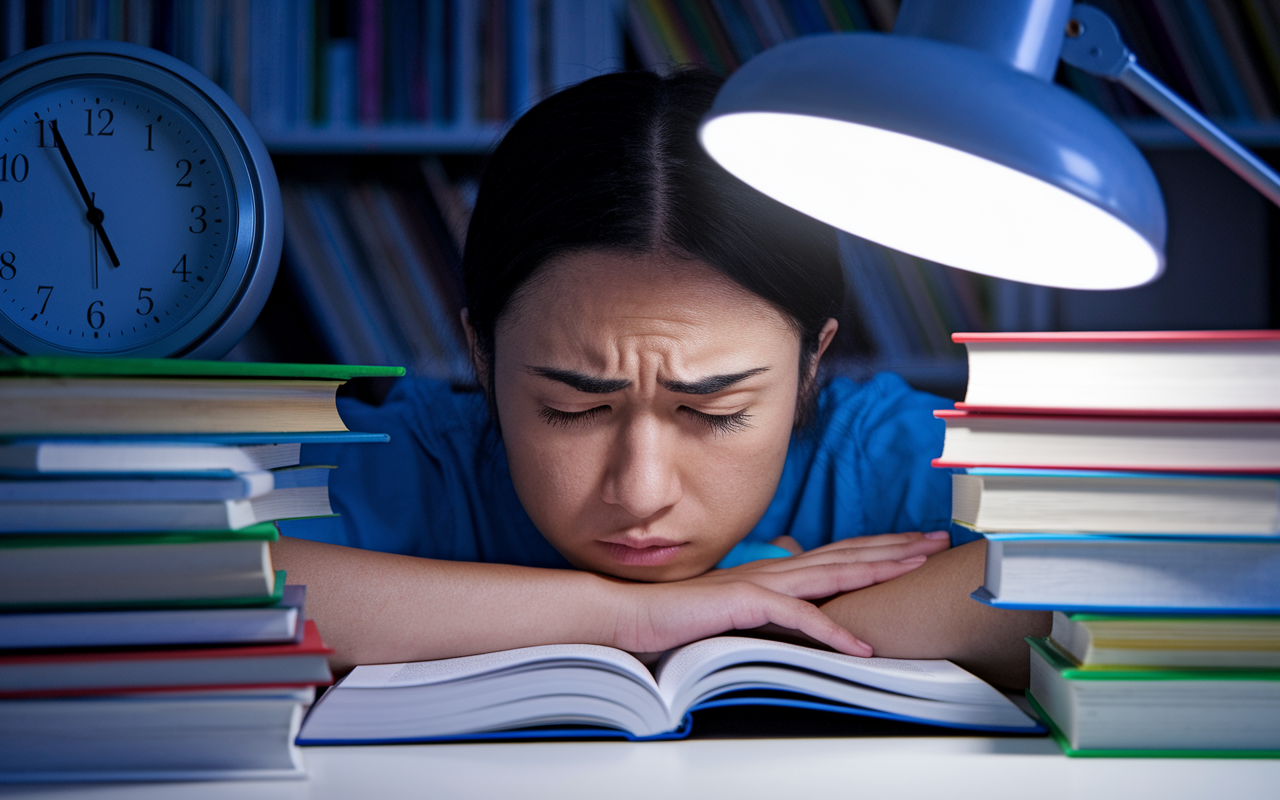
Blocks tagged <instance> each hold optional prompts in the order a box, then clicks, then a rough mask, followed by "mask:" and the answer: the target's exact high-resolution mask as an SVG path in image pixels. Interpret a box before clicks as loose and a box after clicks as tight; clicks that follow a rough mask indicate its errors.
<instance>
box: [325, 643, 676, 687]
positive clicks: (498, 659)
mask: <svg viewBox="0 0 1280 800" xmlns="http://www.w3.org/2000/svg"><path fill="white" fill-rule="evenodd" d="M566 662H570V663H577V664H582V663H583V662H586V663H587V664H589V665H592V666H596V667H598V668H602V669H608V670H611V671H613V672H618V673H621V674H623V675H628V676H630V677H632V678H634V679H635V680H636V681H638V682H640V683H642V684H644V685H645V686H648V687H649V688H650V689H652V690H653V692H654V693H655V694H657V693H658V686H657V683H655V681H654V679H653V676H652V675H651V674H649V670H647V669H645V666H644V665H643V664H641V663H640V662H639V661H637V660H636V659H635V657H634V656H632V655H630V654H628V653H625V652H623V651H622V650H618V649H616V648H613V647H602V646H600V645H594V644H548V645H540V646H538V647H521V648H518V649H515V650H503V651H501V652H498V653H482V654H481V655H476V656H462V657H461V658H444V659H439V660H437V661H414V662H409V663H407V664H373V665H368V666H361V667H356V668H355V669H354V670H352V671H351V674H350V675H348V676H347V677H346V678H343V680H342V686H343V687H346V688H352V689H388V688H394V687H397V686H425V685H428V684H435V683H447V682H450V681H457V680H462V679H465V678H474V677H477V676H480V675H487V674H492V673H496V672H506V671H509V670H513V669H519V668H522V667H528V666H531V665H533V666H544V665H545V666H548V667H550V666H555V665H560V664H564V663H566Z"/></svg>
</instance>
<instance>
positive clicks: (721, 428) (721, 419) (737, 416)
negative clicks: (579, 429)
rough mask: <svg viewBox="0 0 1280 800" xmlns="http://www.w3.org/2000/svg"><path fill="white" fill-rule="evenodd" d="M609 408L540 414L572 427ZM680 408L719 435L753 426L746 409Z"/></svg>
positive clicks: (548, 410) (547, 409)
mask: <svg viewBox="0 0 1280 800" xmlns="http://www.w3.org/2000/svg"><path fill="white" fill-rule="evenodd" d="M608 410H609V407H608V406H596V407H595V408H588V409H587V410H586V411H561V410H560V409H558V408H551V407H550V406H543V407H542V410H541V411H539V412H538V416H540V417H542V418H543V419H544V420H546V422H547V424H549V425H558V426H563V427H566V428H571V427H574V426H576V425H586V424H588V423H590V422H591V421H592V420H594V419H595V418H596V417H598V416H600V415H601V414H603V413H604V412H606V411H608ZM680 410H681V411H684V412H685V413H687V414H689V415H691V416H692V417H693V418H694V419H696V420H698V421H699V422H701V423H703V424H704V425H706V426H707V427H708V428H710V429H711V431H712V432H713V433H715V434H717V435H719V434H725V433H734V432H736V431H740V430H742V429H743V428H750V427H751V423H749V422H747V420H749V419H751V415H750V414H748V413H747V412H746V411H745V410H743V411H736V412H734V413H732V414H706V413H703V412H701V411H698V410H696V409H692V408H689V407H688V406H680Z"/></svg>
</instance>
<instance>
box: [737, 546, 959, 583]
mask: <svg viewBox="0 0 1280 800" xmlns="http://www.w3.org/2000/svg"><path fill="white" fill-rule="evenodd" d="M949 547H950V544H949V543H948V542H947V541H946V540H938V539H924V538H919V539H916V540H914V541H910V542H905V543H902V544H891V545H884V546H880V547H845V548H836V549H826V548H820V549H817V550H810V551H808V552H806V553H801V554H800V555H798V556H791V557H790V558H774V559H765V560H761V561H753V562H751V563H750V564H742V565H740V566H738V567H734V568H733V569H732V570H725V572H726V573H730V574H737V575H738V576H739V577H741V576H744V575H747V574H753V573H764V572H787V571H791V570H798V569H809V568H811V567H814V566H819V565H822V564H851V563H858V562H871V561H901V560H902V559H904V558H911V557H912V556H918V555H922V556H931V555H935V554H937V553H940V552H942V551H943V550H946V549H948V548H949Z"/></svg>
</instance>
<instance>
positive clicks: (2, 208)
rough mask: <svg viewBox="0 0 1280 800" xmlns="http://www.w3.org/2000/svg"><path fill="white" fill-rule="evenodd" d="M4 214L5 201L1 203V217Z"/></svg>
mask: <svg viewBox="0 0 1280 800" xmlns="http://www.w3.org/2000/svg"><path fill="white" fill-rule="evenodd" d="M3 216H4V203H0V217H3Z"/></svg>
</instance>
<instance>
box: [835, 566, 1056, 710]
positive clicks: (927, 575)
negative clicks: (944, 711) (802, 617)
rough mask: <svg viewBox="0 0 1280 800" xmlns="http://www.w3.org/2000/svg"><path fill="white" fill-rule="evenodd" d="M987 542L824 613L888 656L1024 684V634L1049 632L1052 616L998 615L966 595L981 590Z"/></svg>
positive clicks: (851, 596) (845, 598)
mask: <svg viewBox="0 0 1280 800" xmlns="http://www.w3.org/2000/svg"><path fill="white" fill-rule="evenodd" d="M985 548H986V543H985V542H972V543H969V544H965V545H962V546H960V547H955V548H952V549H950V550H946V551H944V552H942V553H938V554H937V555H934V556H930V557H929V560H928V561H927V562H925V563H924V565H922V566H921V567H919V568H918V569H916V570H914V571H912V572H909V573H907V574H905V575H903V576H901V577H899V578H895V579H894V580H891V581H887V582H885V583H881V584H877V585H875V586H869V587H867V588H865V589H859V590H858V591H855V592H849V593H848V594H844V595H841V596H840V597H837V598H835V599H834V600H831V601H829V602H827V603H826V604H824V605H823V606H822V610H823V611H824V612H826V614H827V615H828V616H830V617H831V618H832V619H833V620H835V621H836V622H838V623H840V624H841V625H843V626H844V627H845V628H847V629H848V630H849V631H851V632H852V633H853V634H854V635H855V636H857V637H858V638H859V639H862V640H863V641H864V642H867V643H868V644H870V645H871V646H872V647H873V648H874V649H875V654H876V655H877V656H885V657H889V658H947V659H950V660H952V661H954V662H956V663H957V664H959V665H960V666H962V667H964V668H965V669H967V670H969V671H970V672H973V673H974V674H976V675H978V676H980V677H982V678H984V679H986V680H987V681H990V682H991V683H993V684H995V685H997V686H1001V687H1004V688H1010V689H1021V688H1023V687H1025V686H1026V685H1027V678H1028V670H1029V659H1030V656H1029V654H1028V650H1027V645H1026V643H1025V642H1024V641H1023V637H1025V636H1044V635H1046V634H1047V633H1048V632H1049V625H1050V617H1049V614H1048V613H1045V612H1038V611H1008V610H1000V609H994V608H991V607H990V606H986V605H983V604H982V603H979V602H977V601H975V600H973V599H972V598H970V597H969V593H970V592H972V591H973V590H974V589H977V588H978V587H979V586H981V585H982V581H983V565H984V562H985V554H986V550H985Z"/></svg>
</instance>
